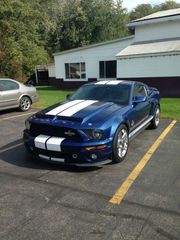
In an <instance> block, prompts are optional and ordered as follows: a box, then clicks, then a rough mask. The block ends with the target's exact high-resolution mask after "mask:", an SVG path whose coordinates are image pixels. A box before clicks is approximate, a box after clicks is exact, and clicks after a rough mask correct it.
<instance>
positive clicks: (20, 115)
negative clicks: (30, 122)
mask: <svg viewBox="0 0 180 240" xmlns="http://www.w3.org/2000/svg"><path fill="white" fill-rule="evenodd" d="M34 113H36V112H29V113H26V114H19V115H15V116H11V117H7V118H1V119H0V121H3V120H8V119H12V118H18V117H23V116H27V115H30V114H34Z"/></svg>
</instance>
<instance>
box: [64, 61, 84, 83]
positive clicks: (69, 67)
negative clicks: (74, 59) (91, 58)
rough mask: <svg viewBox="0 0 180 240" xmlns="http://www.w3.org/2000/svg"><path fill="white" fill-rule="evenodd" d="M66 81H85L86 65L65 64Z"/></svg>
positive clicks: (82, 63)
mask: <svg viewBox="0 0 180 240" xmlns="http://www.w3.org/2000/svg"><path fill="white" fill-rule="evenodd" d="M65 72H66V79H85V78H86V64H85V62H81V63H65Z"/></svg>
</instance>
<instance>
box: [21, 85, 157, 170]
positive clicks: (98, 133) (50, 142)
mask: <svg viewBox="0 0 180 240" xmlns="http://www.w3.org/2000/svg"><path fill="white" fill-rule="evenodd" d="M159 118H160V94H159V92H158V90H157V89H156V88H151V87H149V86H147V85H145V84H143V83H141V82H130V81H99V82H96V83H90V84H86V85H84V86H82V87H80V88H79V89H78V90H77V91H76V92H75V93H74V94H72V95H69V96H67V100H66V101H65V102H62V103H58V104H56V105H54V106H51V107H49V108H47V109H45V110H42V111H40V112H38V113H36V114H34V115H33V116H31V117H30V118H28V119H27V120H26V122H25V126H26V129H25V130H24V144H25V146H26V148H27V150H28V151H29V152H30V153H32V154H33V155H34V156H36V157H38V158H41V159H44V160H47V161H51V162H61V163H64V164H72V165H77V166H95V165H101V164H106V163H108V162H111V161H112V162H114V163H118V162H121V161H122V160H123V159H124V158H125V156H126V154H127V151H128V146H129V141H130V140H131V139H132V138H133V137H135V136H136V135H137V134H138V133H139V132H140V131H142V130H143V129H145V128H147V127H148V126H149V127H151V128H157V127H158V125H159Z"/></svg>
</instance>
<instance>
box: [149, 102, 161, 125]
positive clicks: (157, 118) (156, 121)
mask: <svg viewBox="0 0 180 240" xmlns="http://www.w3.org/2000/svg"><path fill="white" fill-rule="evenodd" d="M159 121H160V107H159V105H157V106H156V108H155V111H154V117H153V119H152V121H151V124H150V126H149V127H150V128H151V129H156V128H157V127H158V126H159Z"/></svg>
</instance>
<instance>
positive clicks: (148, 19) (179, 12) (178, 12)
mask: <svg viewBox="0 0 180 240" xmlns="http://www.w3.org/2000/svg"><path fill="white" fill-rule="evenodd" d="M176 19H180V8H176V9H170V10H165V11H159V12H156V13H153V14H150V15H148V16H145V17H142V18H139V19H136V20H133V21H131V22H129V23H128V24H127V27H135V26H137V25H142V24H148V23H155V22H162V21H169V20H176Z"/></svg>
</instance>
